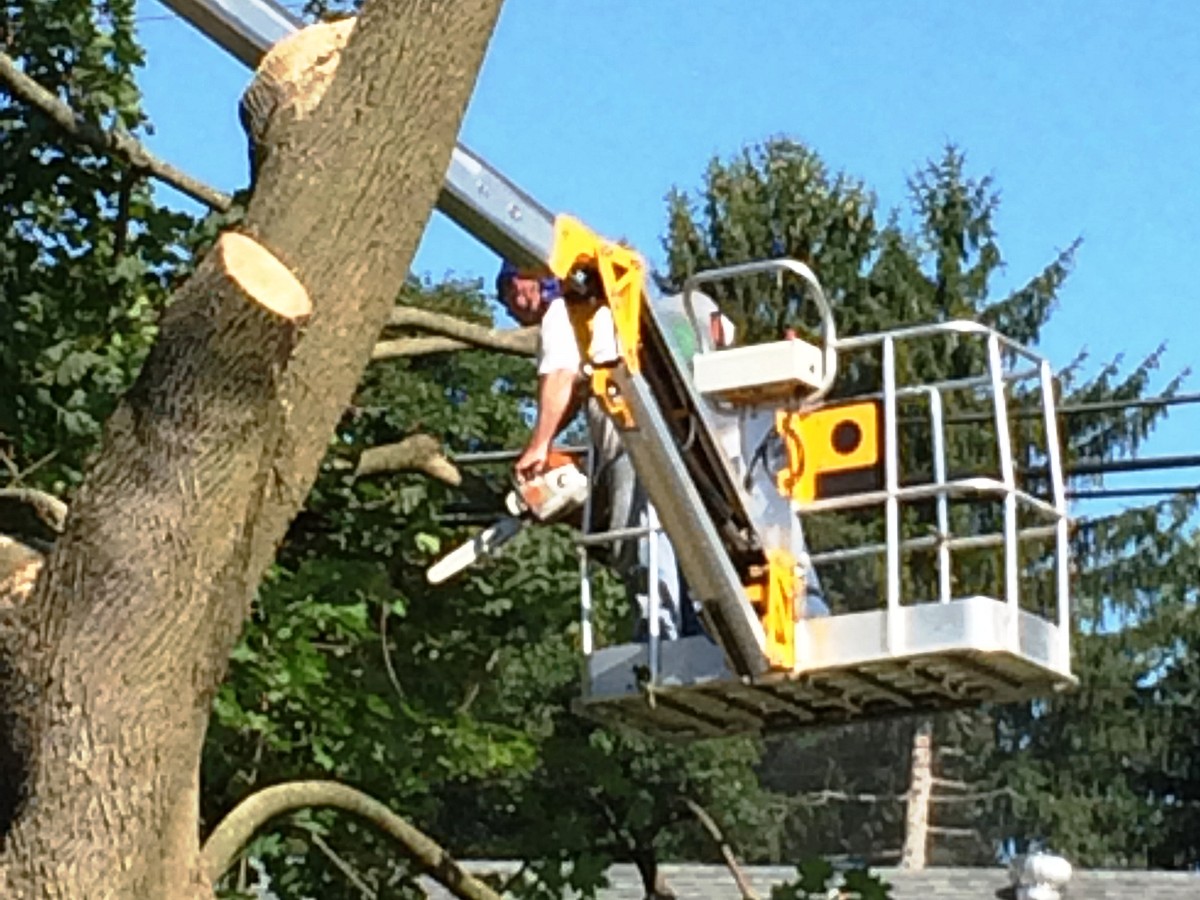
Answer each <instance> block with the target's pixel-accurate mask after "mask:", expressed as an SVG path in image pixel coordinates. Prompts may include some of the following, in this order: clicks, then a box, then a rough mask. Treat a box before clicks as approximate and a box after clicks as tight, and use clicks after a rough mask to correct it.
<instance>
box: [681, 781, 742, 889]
mask: <svg viewBox="0 0 1200 900" xmlns="http://www.w3.org/2000/svg"><path fill="white" fill-rule="evenodd" d="M683 802H684V804H685V805H686V806H687V808H688V809H689V810H691V813H692V815H694V816H695V817H696V820H697V821H698V822H699V823H700V825H701V826H702V827H703V828H704V830H705V831H707V832H708V834H709V837H711V838H712V839H713V841H714V842H715V843H716V845H717V847H718V848H719V849H720V851H721V858H722V859H724V860H725V867H726V868H728V869H729V874H730V875H732V876H733V882H734V884H736V885H737V889H738V891H739V892H740V893H741V895H742V900H758V894H757V893H755V891H754V888H753V887H751V886H750V882H749V881H747V880H746V875H745V873H744V872H743V871H742V867H741V866H740V865H738V861H737V857H736V856H734V854H733V848H732V847H730V846H729V841H727V840H726V839H725V835H724V833H722V831H721V826H719V825H718V824H717V822H716V819H714V818H713V817H712V816H710V815H709V814H708V810H706V809H705V808H704V807H703V806H701V805H700V804H699V803H697V802H696V801H695V800H692V799H691V798H690V797H684V798H683Z"/></svg>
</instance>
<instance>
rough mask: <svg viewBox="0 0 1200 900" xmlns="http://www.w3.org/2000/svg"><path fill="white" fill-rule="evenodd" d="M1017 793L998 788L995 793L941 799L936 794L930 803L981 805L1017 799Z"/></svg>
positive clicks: (1006, 788)
mask: <svg viewBox="0 0 1200 900" xmlns="http://www.w3.org/2000/svg"><path fill="white" fill-rule="evenodd" d="M1016 796H1017V792H1016V791H1014V790H1013V789H1012V788H1008V787H1003V788H996V789H995V790H994V791H975V792H973V793H970V794H952V795H950V796H947V797H939V796H938V795H937V794H934V795H933V796H932V797H930V798H929V802H930V803H979V802H982V801H984V800H995V799H996V798H998V797H1016Z"/></svg>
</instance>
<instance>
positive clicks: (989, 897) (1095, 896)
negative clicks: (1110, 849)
mask: <svg viewBox="0 0 1200 900" xmlns="http://www.w3.org/2000/svg"><path fill="white" fill-rule="evenodd" d="M463 866H464V867H465V868H466V869H467V870H468V871H471V872H475V873H481V872H506V873H511V872H513V871H515V868H516V867H515V865H514V864H512V863H505V862H464V863H463ZM661 868H662V873H663V875H665V876H666V879H667V883H668V884H669V885H670V886H671V887H672V888H673V889H674V891H675V895H676V897H677V898H678V900H740V896H739V894H738V891H737V888H736V887H735V885H734V883H733V879H732V878H731V877H730V875H729V872H728V870H727V869H726V868H725V867H724V866H719V865H699V864H691V863H667V864H664V865H663V866H662V867H661ZM872 871H873V872H874V873H875V874H877V875H879V876H880V877H882V878H883V879H884V880H885V881H887V882H889V883H890V884H891V885H892V895H893V897H894V898H895V900H993V898H996V897H1011V896H1012V895H1011V893H1008V892H1007V891H1006V889H1007V888H1009V886H1010V884H1011V882H1010V881H1009V877H1008V870H1007V869H1004V868H1000V867H996V868H980V869H968V868H941V867H938V868H928V869H924V870H922V871H920V872H910V871H902V870H898V869H887V868H879V869H873V870H872ZM743 872H744V873H745V875H746V877H747V878H748V879H749V880H750V882H751V883H752V884H753V886H754V888H755V890H756V891H757V892H758V894H759V896H760V897H763V898H767V897H769V896H770V893H771V887H772V886H773V885H776V884H782V883H784V882H788V881H794V880H795V878H796V870H795V868H794V867H791V866H745V867H744V868H743ZM608 880H609V886H608V887H607V888H605V889H602V890H601V891H600V892H599V895H598V896H599V898H600V900H642V897H643V893H642V885H641V880H640V879H639V877H638V874H637V869H635V868H634V867H633V866H632V865H616V866H613V867H612V868H610V869H609V871H608ZM423 882H424V884H425V887H426V889H427V891H428V894H429V897H430V898H431V900H445V898H448V897H450V894H449V893H448V892H447V891H446V890H445V888H442V887H441V886H440V885H435V884H434V883H432V882H431V881H428V880H427V879H423ZM1130 897H1145V898H1151V897H1152V898H1154V900H1197V898H1200V873H1197V872H1163V871H1128V870H1123V871H1112V870H1083V871H1076V872H1075V873H1074V874H1073V875H1072V877H1071V882H1070V884H1069V885H1068V886H1067V890H1066V891H1065V892H1064V900H1129V898H1130Z"/></svg>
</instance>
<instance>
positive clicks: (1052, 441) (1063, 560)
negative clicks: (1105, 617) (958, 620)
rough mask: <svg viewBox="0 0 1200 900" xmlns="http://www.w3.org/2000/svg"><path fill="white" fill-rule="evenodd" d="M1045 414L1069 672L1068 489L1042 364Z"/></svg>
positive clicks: (1062, 649) (1062, 648) (1049, 376)
mask: <svg viewBox="0 0 1200 900" xmlns="http://www.w3.org/2000/svg"><path fill="white" fill-rule="evenodd" d="M1041 385H1042V410H1043V413H1044V415H1045V428H1046V463H1047V464H1048V465H1049V467H1050V489H1051V491H1052V492H1053V494H1054V508H1055V510H1057V511H1058V516H1057V518H1056V519H1055V520H1054V575H1055V590H1056V592H1057V594H1058V596H1057V597H1056V600H1057V603H1056V606H1057V613H1058V640H1059V653H1060V654H1061V655H1060V657H1059V664H1060V665H1061V666H1063V667H1064V668H1066V669H1069V668H1070V666H1071V603H1070V596H1071V595H1070V590H1071V585H1070V571H1069V569H1068V567H1067V560H1068V556H1067V554H1068V552H1069V550H1070V546H1069V542H1070V535H1069V534H1068V530H1067V529H1068V525H1069V521H1068V516H1067V489H1066V484H1065V483H1064V480H1063V473H1062V449H1061V447H1060V445H1059V443H1058V417H1057V415H1056V414H1055V408H1056V406H1055V401H1054V375H1053V373H1052V372H1051V371H1050V363H1049V362H1048V361H1047V360H1042V364H1041Z"/></svg>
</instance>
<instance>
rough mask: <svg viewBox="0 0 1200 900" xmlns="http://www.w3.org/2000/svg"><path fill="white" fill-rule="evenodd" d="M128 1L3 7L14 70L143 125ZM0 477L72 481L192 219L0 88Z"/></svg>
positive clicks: (83, 104) (144, 345)
mask: <svg viewBox="0 0 1200 900" xmlns="http://www.w3.org/2000/svg"><path fill="white" fill-rule="evenodd" d="M134 9H135V4H134V3H133V2H132V0H129V2H126V0H112V2H110V3H106V4H105V5H104V6H103V8H98V7H97V6H96V5H95V4H93V3H92V2H91V0H64V2H54V3H49V2H36V0H22V2H17V3H7V4H5V5H3V6H0V35H3V36H4V38H5V41H4V46H5V47H6V49H7V50H8V52H9V53H10V54H12V56H13V58H14V60H15V62H16V63H17V65H18V66H20V68H21V69H22V70H23V71H24V72H25V73H26V74H28V75H29V76H30V77H32V78H34V79H36V80H37V81H38V82H39V83H40V84H42V85H43V86H44V87H46V88H47V89H49V90H51V91H53V92H54V93H56V94H57V95H58V96H59V97H60V98H61V99H62V100H64V101H66V102H67V103H69V104H70V105H71V106H72V108H73V109H75V110H76V111H77V112H78V113H79V115H80V116H81V117H83V118H84V119H85V120H87V121H89V122H91V123H93V124H96V125H101V126H105V127H119V128H122V129H125V130H127V131H131V132H134V133H136V132H137V131H138V130H139V129H140V128H141V127H142V126H143V124H144V121H145V118H144V115H143V113H142V109H141V98H140V96H139V94H138V91H137V88H136V85H135V83H134V69H135V68H136V67H137V66H138V65H140V64H141V63H142V50H141V48H140V46H139V45H138V43H137V40H136V36H135V29H134V19H133V16H134ZM0 154H3V157H4V167H3V171H2V172H0V210H2V211H3V213H2V218H0V227H2V229H3V230H2V232H0V234H2V237H0V296H3V297H4V298H5V302H4V303H3V304H0V335H3V336H4V341H3V350H2V352H0V383H2V384H4V385H5V390H4V391H3V392H2V394H0V454H3V458H4V460H5V461H6V465H5V466H4V467H0V486H3V485H4V484H5V483H14V482H15V481H16V480H17V479H18V477H19V478H20V480H21V481H22V482H23V483H24V484H26V485H29V486H46V487H49V488H51V489H57V490H62V489H64V488H65V487H67V486H70V485H73V484H75V483H76V482H77V481H78V480H79V477H80V473H81V471H82V466H83V457H84V455H85V454H86V453H87V452H88V451H89V450H91V449H92V448H93V446H94V444H95V441H96V438H97V435H98V433H99V427H100V425H99V423H100V422H102V421H103V420H104V419H105V418H106V416H107V415H108V414H109V412H111V410H112V408H113V406H114V404H115V402H116V399H117V397H119V396H120V394H121V393H122V391H124V390H125V388H126V387H128V385H129V384H130V382H131V380H132V376H133V373H134V372H136V371H137V368H138V366H139V365H140V364H141V361H142V359H143V358H144V357H145V354H146V351H147V350H148V348H149V346H150V343H151V341H152V340H153V338H154V334H155V320H156V316H157V313H158V311H159V310H160V309H161V308H162V306H163V303H164V302H165V300H166V296H167V291H168V287H169V283H168V282H169V278H170V276H171V273H172V272H173V271H174V269H175V267H176V266H178V264H179V262H180V261H181V259H182V258H183V255H184V254H183V250H182V247H181V241H182V236H183V229H184V228H185V227H186V226H187V225H188V224H190V220H189V219H188V218H187V217H185V216H180V215H177V214H174V213H171V212H170V211H167V210H164V209H161V208H159V207H158V206H156V205H155V204H154V202H153V198H152V196H151V190H150V187H149V185H148V184H147V183H146V180H145V179H144V178H143V177H142V176H141V175H140V174H138V173H136V172H131V171H129V170H127V169H124V168H122V167H121V166H120V165H119V164H117V163H115V162H114V161H113V160H111V159H110V158H108V157H106V156H102V155H99V154H97V153H94V152H92V151H90V150H87V149H84V148H80V147H79V146H76V145H74V144H72V143H70V142H66V141H64V139H63V136H62V134H61V133H60V132H59V129H58V126H57V125H55V124H53V123H52V122H50V121H49V120H48V119H47V118H46V117H45V116H43V115H40V114H38V113H35V112H32V111H31V110H29V109H28V108H27V107H26V106H25V105H24V104H22V103H19V102H18V101H16V100H15V99H14V98H12V97H11V96H10V95H9V94H8V93H7V92H4V91H0Z"/></svg>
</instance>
